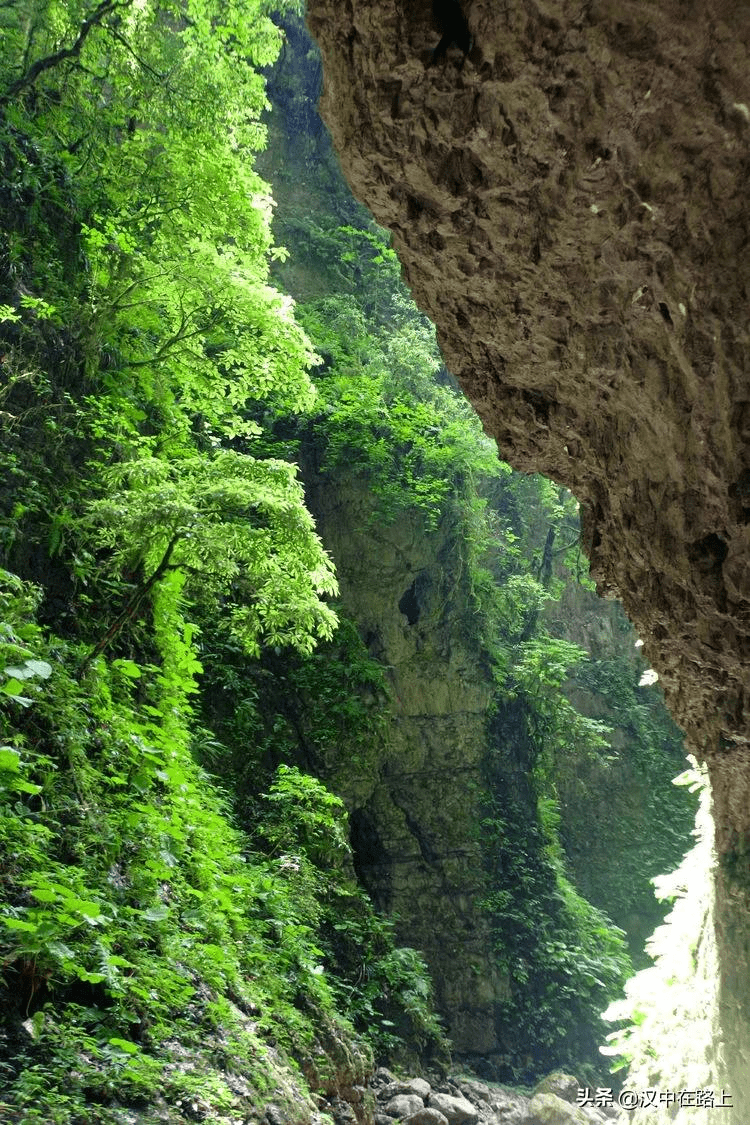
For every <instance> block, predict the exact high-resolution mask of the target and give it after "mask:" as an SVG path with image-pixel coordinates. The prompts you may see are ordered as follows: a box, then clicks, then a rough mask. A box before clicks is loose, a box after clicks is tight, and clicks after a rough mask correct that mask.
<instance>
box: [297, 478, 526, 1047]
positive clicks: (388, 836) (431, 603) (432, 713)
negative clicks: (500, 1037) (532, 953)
mask: <svg viewBox="0 0 750 1125" xmlns="http://www.w3.org/2000/svg"><path fill="white" fill-rule="evenodd" d="M305 478H306V480H307V481H308V488H307V499H308V504H309V506H310V508H311V510H312V511H313V513H314V514H315V517H316V521H317V524H318V530H319V532H320V534H321V537H322V538H323V541H324V542H325V544H326V546H327V548H328V550H329V551H330V552H331V554H332V555H333V557H334V559H335V561H336V568H337V572H338V576H339V583H340V586H341V599H342V605H343V606H344V608H345V611H346V614H347V616H349V617H350V618H352V619H353V620H354V621H355V622H356V624H357V627H358V630H359V632H360V635H361V636H362V637H363V639H364V640H365V642H366V644H367V646H368V648H369V651H370V653H371V654H372V656H374V657H375V658H376V659H377V660H378V661H380V662H381V663H382V664H383V666H384V668H385V672H386V681H387V683H388V685H389V689H390V692H391V693H392V702H391V710H392V714H391V718H390V720H389V723H388V729H387V733H386V735H385V741H384V745H383V749H382V757H378V758H377V759H376V760H374V761H372V762H371V763H370V765H369V767H367V768H365V769H364V770H362V768H361V767H358V766H356V765H353V766H352V767H351V768H350V769H347V767H346V764H345V763H338V764H337V767H336V785H337V788H338V789H339V791H340V792H341V793H342V795H343V796H344V797H345V799H346V801H347V804H348V806H349V810H350V817H351V828H352V844H353V847H354V856H355V866H356V870H357V874H358V876H359V878H360V880H361V882H362V884H363V886H364V887H365V889H366V890H367V891H368V892H369V893H370V895H371V896H372V898H373V900H374V902H375V905H376V906H377V907H378V908H379V909H381V910H383V911H385V912H387V913H389V914H393V915H395V916H396V917H397V918H398V919H399V920H400V921H399V922H398V925H397V931H398V933H399V936H400V937H401V939H402V940H403V941H405V942H407V943H408V944H409V945H413V946H416V947H417V948H419V949H421V950H423V951H424V953H425V956H426V958H427V961H428V963H429V965H430V968H431V970H432V973H433V978H434V982H435V989H436V996H437V1001H438V1006H439V1008H440V1010H441V1012H442V1013H443V1015H444V1017H445V1018H446V1022H447V1025H448V1026H447V1030H448V1033H449V1035H450V1037H451V1039H452V1040H453V1044H454V1047H455V1050H456V1052H457V1053H458V1054H462V1053H467V1052H468V1053H472V1054H484V1053H486V1052H491V1051H492V1050H493V1049H494V1048H495V1046H496V1033H495V1006H496V1004H497V1003H498V1002H499V1001H500V1000H502V999H503V998H505V997H506V995H507V986H506V983H505V981H504V980H503V978H502V976H501V975H500V974H499V973H498V970H497V967H496V964H495V960H494V958H493V956H492V941H491V935H490V932H489V921H488V918H487V915H486V913H485V912H483V911H482V909H481V907H480V902H481V900H482V898H483V896H484V894H485V892H486V887H485V880H484V874H483V861H482V851H481V846H480V840H479V822H480V820H481V817H482V811H481V807H480V799H481V796H482V787H483V779H482V761H483V757H484V755H485V754H486V749H487V712H488V708H489V706H490V703H491V700H492V696H493V686H494V685H493V680H492V674H491V669H490V665H489V662H488V660H487V657H486V654H485V653H484V652H483V651H482V647H481V645H480V643H479V642H478V640H477V638H476V636H472V633H471V628H470V622H471V610H470V608H469V604H468V589H467V575H466V572H465V570H464V569H463V566H462V561H461V554H460V550H459V545H458V542H457V540H456V537H455V529H454V528H452V527H451V523H450V519H449V518H446V519H445V520H444V521H443V523H442V525H441V527H440V528H439V529H438V530H437V531H435V532H426V531H425V529H424V525H423V519H422V517H421V515H420V513H418V512H413V513H409V512H406V513H404V514H403V515H401V516H400V517H399V518H398V519H396V520H395V521H394V522H393V523H390V524H387V525H383V523H382V522H379V521H377V520H376V519H375V518H374V517H375V513H374V505H373V499H372V494H371V493H370V492H369V490H368V487H367V484H366V482H365V481H363V480H357V479H356V478H355V479H354V480H352V481H349V482H346V481H342V480H341V479H337V480H336V481H335V483H334V482H332V481H330V480H321V479H318V480H316V479H315V477H314V476H311V475H310V474H309V473H305ZM533 815H534V811H533V809H530V810H529V816H530V817H531V816H533Z"/></svg>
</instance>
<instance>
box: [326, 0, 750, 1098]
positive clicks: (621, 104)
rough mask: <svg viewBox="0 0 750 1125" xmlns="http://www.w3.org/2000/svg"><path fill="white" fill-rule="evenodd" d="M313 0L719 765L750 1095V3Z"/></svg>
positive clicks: (491, 411) (498, 426) (338, 67)
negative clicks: (447, 27)
mask: <svg viewBox="0 0 750 1125" xmlns="http://www.w3.org/2000/svg"><path fill="white" fill-rule="evenodd" d="M465 12H466V17H467V19H468V23H469V27H470V30H471V33H472V35H473V41H474V42H473V48H472V50H471V52H470V55H469V58H468V60H467V61H466V62H465V64H463V65H461V63H462V58H461V54H460V52H457V51H456V49H455V47H451V48H449V50H448V53H447V58H446V59H445V60H444V61H443V62H441V63H440V64H439V65H435V66H432V67H429V68H427V67H426V65H425V64H426V63H427V62H428V61H430V57H431V51H432V50H433V49H434V47H435V46H436V45H437V42H438V39H439V33H438V32H437V31H436V30H435V28H434V26H433V23H432V19H431V6H430V4H429V3H428V2H427V0H423V2H420V3H404V2H403V0H350V2H349V3H347V4H345V5H343V6H342V5H340V4H335V3H333V2H332V0H311V4H310V10H309V21H310V26H311V27H312V29H313V31H314V33H315V35H316V37H317V38H318V40H319V42H320V44H321V47H322V50H323V56H324V71H325V94H324V99H323V112H324V116H325V118H326V120H327V122H328V124H329V126H330V128H331V130H332V133H333V137H334V144H335V146H336V148H337V150H338V152H339V154H340V156H341V160H342V163H343V166H344V170H345V172H346V174H347V176H348V178H349V180H350V182H351V183H352V185H353V188H354V190H355V193H356V194H357V195H358V197H359V198H360V199H362V200H363V201H365V202H366V203H367V205H368V206H369V207H370V208H371V209H372V211H373V212H374V214H375V216H376V218H377V219H378V220H379V221H380V222H382V223H383V224H384V225H386V226H388V227H389V228H390V229H391V230H392V232H393V238H394V245H395V246H396V248H397V250H398V252H399V254H400V256H401V259H402V262H403V264H404V269H405V273H406V276H407V278H408V281H409V283H410V285H411V286H412V289H413V292H414V294H415V296H416V298H417V301H418V303H419V304H420V305H421V306H422V307H423V308H424V309H425V310H426V311H427V312H428V313H429V315H430V316H431V317H432V318H433V319H434V321H435V323H436V324H437V326H438V333H439V337H440V340H441V344H442V347H443V349H444V352H445V355H446V358H447V361H448V365H449V367H450V368H451V370H452V371H453V372H454V373H455V374H456V375H457V377H458V378H459V380H460V382H461V384H462V386H463V387H464V389H465V391H466V393H467V394H468V395H469V397H470V398H471V400H472V401H473V402H474V403H475V405H476V407H477V409H478V410H479V412H480V414H481V416H482V418H483V419H484V422H485V425H486V427H487V429H488V431H490V432H492V433H493V434H495V435H496V436H497V438H498V442H499V445H500V449H501V453H502V455H503V456H505V457H506V458H507V459H508V460H510V461H511V462H512V463H513V464H515V465H516V466H518V467H521V468H524V469H535V470H541V471H543V472H545V473H546V474H548V475H550V476H552V477H553V478H554V479H556V480H559V481H561V482H563V483H565V484H567V485H568V486H569V487H570V488H571V489H573V491H574V492H575V493H576V495H577V496H578V497H579V499H580V500H581V505H582V512H583V521H584V527H585V537H586V541H587V545H588V550H589V553H590V557H591V560H592V566H593V573H594V575H595V577H596V579H597V582H598V584H599V587H600V590H602V591H603V592H608V591H614V592H618V593H619V594H620V595H621V597H622V599H623V602H624V604H625V607H626V609H627V611H628V613H629V615H630V616H631V618H632V619H633V620H634V621H635V623H636V626H637V628H638V630H639V633H640V635H641V636H642V637H643V639H644V642H645V651H646V654H647V656H648V658H649V660H650V661H651V662H652V664H653V666H654V667H655V668H656V669H657V670H658V671H659V673H660V675H661V678H662V682H663V684H664V688H665V693H666V697H667V700H668V702H669V705H670V707H671V708H672V710H673V713H674V714H675V716H676V717H677V718H678V720H679V721H680V723H681V724H682V726H683V727H684V729H685V731H686V733H687V735H688V738H689V741H690V744H691V746H692V748H693V749H694V750H695V751H696V752H697V753H698V754H699V755H700V756H702V757H704V758H705V759H706V760H707V762H708V766H709V771H710V776H711V781H712V785H713V791H714V801H715V806H714V807H715V817H716V833H717V844H718V850H719V853H720V855H721V856H723V857H724V866H723V868H722V872H723V873H722V874H721V876H720V878H719V884H718V888H717V925H718V930H719V935H720V940H721V950H720V952H721V961H720V963H721V973H722V1005H723V1011H724V1020H723V1022H724V1029H725V1034H726V1035H727V1037H728V1040H729V1044H730V1068H731V1079H732V1083H733V1086H734V1090H735V1096H736V1102H735V1104H737V1102H739V1103H740V1104H742V1102H743V1101H745V1102H746V1103H750V1064H749V1063H748V1051H749V1048H748V1043H750V1024H748V1022H747V1021H748V1017H747V1015H746V1014H743V1012H745V1013H746V1012H747V1011H750V965H749V964H748V957H747V944H748V936H749V935H748V928H747V927H748V923H747V918H748V916H749V915H750V910H748V906H749V905H750V898H749V897H748V886H749V884H750V879H749V877H748V874H749V873H748V862H747V851H748V839H749V838H750V802H749V801H748V799H747V797H748V790H749V788H750V745H749V742H750V730H749V729H748V722H747V714H746V712H747V704H746V700H747V694H748V690H749V689H750V670H749V667H748V661H747V649H748V633H749V627H750V616H749V607H750V585H749V579H748V575H749V574H750V571H749V570H748V561H747V560H748V546H749V545H750V531H749V530H748V527H749V526H750V525H749V523H748V512H749V511H750V501H749V500H748V496H749V495H750V486H749V484H748V481H749V480H750V465H749V464H748V454H747V449H748V442H747V437H748V425H749V421H748V419H749V418H750V406H749V405H748V404H749V402H750V400H749V398H748V391H747V371H748V368H749V366H750V333H749V330H748V319H747V300H748V283H749V281H750V274H749V271H750V256H748V253H747V244H748V203H747V179H748V141H749V140H750V108H749V107H750V92H749V91H748V73H750V65H749V60H748V54H749V53H750V9H749V8H748V7H747V6H746V5H741V4H737V3H735V2H734V0H708V2H707V3H687V4H686V3H684V2H683V0H666V2H661V0H659V2H658V3H657V2H656V0H638V2H635V0H625V2H623V0H591V2H587V3H583V4H581V3H579V2H578V0H575V2H574V0H543V2H542V0H538V2H534V3H531V4H529V3H526V2H525V0H508V2H507V3H505V4H503V5H497V4H493V3H490V2H489V0H473V2H471V3H469V2H468V0H467V3H466V4H465Z"/></svg>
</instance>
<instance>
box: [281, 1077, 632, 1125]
mask: <svg viewBox="0 0 750 1125" xmlns="http://www.w3.org/2000/svg"><path fill="white" fill-rule="evenodd" d="M580 1088H581V1087H580V1084H579V1082H578V1080H577V1079H576V1078H574V1077H572V1076H571V1075H569V1074H562V1073H555V1074H551V1075H549V1076H548V1077H547V1078H545V1079H543V1080H542V1081H541V1082H540V1083H539V1084H538V1085H537V1087H536V1088H535V1090H534V1091H533V1093H531V1094H530V1095H525V1094H520V1093H518V1092H517V1091H515V1090H509V1089H507V1088H505V1087H503V1086H496V1085H494V1084H492V1085H490V1084H488V1083H485V1082H480V1081H478V1080H477V1079H476V1078H470V1077H468V1076H467V1077H464V1076H463V1075H460V1074H454V1075H451V1076H450V1077H449V1078H447V1079H445V1080H444V1081H437V1080H436V1081H434V1084H431V1083H430V1082H429V1081H427V1079H425V1078H404V1079H400V1078H396V1076H395V1075H394V1074H392V1073H391V1071H389V1070H387V1069H386V1068H385V1067H382V1066H381V1067H379V1068H378V1069H377V1070H376V1072H375V1075H374V1077H373V1078H372V1080H371V1082H370V1086H369V1089H366V1088H365V1087H356V1088H354V1089H353V1090H351V1091H346V1095H347V1098H346V1100H344V1099H343V1098H340V1097H339V1098H335V1099H332V1100H331V1101H330V1102H329V1104H328V1105H327V1106H325V1109H326V1110H327V1111H328V1112H330V1113H331V1114H332V1115H333V1117H334V1119H335V1121H336V1123H337V1125H354V1122H355V1121H356V1122H359V1123H360V1125H364V1123H367V1122H371V1121H373V1120H374V1125H395V1123H396V1122H398V1123H399V1125H605V1123H606V1122H609V1121H612V1120H613V1119H615V1118H616V1117H617V1111H616V1110H615V1109H613V1108H611V1107H608V1106H603V1107H600V1108H598V1107H595V1106H593V1105H586V1106H581V1105H577V1104H576V1100H577V1097H578V1092H579V1089H580ZM342 1093H343V1091H342ZM579 1100H580V1099H579ZM321 1108H323V1107H321ZM373 1110H374V1114H373ZM272 1125H273V1123H272Z"/></svg>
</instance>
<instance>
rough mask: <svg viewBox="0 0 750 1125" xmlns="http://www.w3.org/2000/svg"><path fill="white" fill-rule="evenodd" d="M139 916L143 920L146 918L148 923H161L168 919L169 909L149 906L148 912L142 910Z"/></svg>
mask: <svg viewBox="0 0 750 1125" xmlns="http://www.w3.org/2000/svg"><path fill="white" fill-rule="evenodd" d="M141 914H142V915H143V917H144V918H147V919H148V921H149V922H163V921H164V919H165V918H168V917H169V907H167V906H150V907H149V908H148V910H142V911H141Z"/></svg>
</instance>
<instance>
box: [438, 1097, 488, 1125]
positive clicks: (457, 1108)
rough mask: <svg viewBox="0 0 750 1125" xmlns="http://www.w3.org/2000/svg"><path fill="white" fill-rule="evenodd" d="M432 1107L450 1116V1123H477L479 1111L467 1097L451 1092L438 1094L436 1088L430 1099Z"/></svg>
mask: <svg viewBox="0 0 750 1125" xmlns="http://www.w3.org/2000/svg"><path fill="white" fill-rule="evenodd" d="M428 1102H429V1106H430V1109H439V1110H440V1112H441V1113H442V1114H443V1115H444V1116H445V1117H447V1118H448V1123H449V1125H464V1123H465V1125H475V1123H476V1122H477V1121H478V1119H479V1113H478V1112H477V1109H476V1107H475V1106H473V1105H472V1104H471V1102H470V1101H467V1099H466V1098H456V1097H453V1096H452V1095H451V1094H438V1093H436V1092H435V1091H434V1090H433V1092H432V1093H431V1094H430V1097H429V1099H428Z"/></svg>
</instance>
